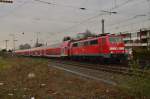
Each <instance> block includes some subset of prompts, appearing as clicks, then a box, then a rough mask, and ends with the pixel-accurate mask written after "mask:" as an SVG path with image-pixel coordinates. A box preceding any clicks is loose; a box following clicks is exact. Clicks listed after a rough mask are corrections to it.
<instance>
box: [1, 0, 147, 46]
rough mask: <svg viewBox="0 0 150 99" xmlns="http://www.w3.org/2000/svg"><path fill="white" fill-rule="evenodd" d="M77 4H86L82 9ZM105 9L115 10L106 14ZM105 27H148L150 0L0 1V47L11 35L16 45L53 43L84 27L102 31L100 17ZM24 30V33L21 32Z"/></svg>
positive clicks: (111, 29)
mask: <svg viewBox="0 0 150 99" xmlns="http://www.w3.org/2000/svg"><path fill="white" fill-rule="evenodd" d="M80 8H86V9H85V10H82V9H80ZM102 10H104V11H112V12H114V11H115V12H117V14H111V15H110V14H108V13H106V12H103V11H102ZM102 18H104V19H105V26H106V28H105V31H106V32H110V33H118V32H123V31H129V32H130V31H133V32H134V31H137V30H139V29H140V28H149V27H150V0H15V1H14V3H13V4H4V3H0V48H5V43H4V40H6V39H8V40H10V41H9V44H8V46H9V48H11V47H12V36H11V34H14V35H15V38H16V39H17V40H18V41H17V42H16V43H17V45H16V46H18V45H20V44H24V43H30V44H34V43H35V38H36V33H37V32H40V33H39V38H40V42H42V43H46V42H48V44H54V43H58V42H61V40H62V38H63V37H64V36H75V35H76V34H77V33H79V32H84V31H85V30H86V29H89V30H90V31H92V32H94V33H101V19H102ZM23 32H24V35H23V34H22V33H23Z"/></svg>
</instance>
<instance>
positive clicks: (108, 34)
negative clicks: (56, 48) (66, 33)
mask: <svg viewBox="0 0 150 99" xmlns="http://www.w3.org/2000/svg"><path fill="white" fill-rule="evenodd" d="M105 36H118V35H116V34H110V33H105V34H99V35H96V36H91V37H87V38H83V39H78V40H72V41H71V42H73V43H74V42H80V41H86V40H92V39H97V38H99V37H105Z"/></svg>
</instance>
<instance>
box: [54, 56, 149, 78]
mask: <svg viewBox="0 0 150 99" xmlns="http://www.w3.org/2000/svg"><path fill="white" fill-rule="evenodd" d="M51 62H53V63H55V64H56V65H67V66H76V67H83V68H88V69H94V70H99V71H105V72H111V73H118V74H123V75H130V76H132V75H134V76H142V75H143V74H145V73H147V72H146V71H143V70H140V69H136V70H135V69H130V68H129V67H123V66H122V65H114V64H113V65H111V64H105V65H104V64H97V63H85V62H79V61H72V60H62V59H60V60H55V59H52V61H51Z"/></svg>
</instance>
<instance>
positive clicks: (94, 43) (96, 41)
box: [90, 40, 98, 45]
mask: <svg viewBox="0 0 150 99" xmlns="http://www.w3.org/2000/svg"><path fill="white" fill-rule="evenodd" d="M96 44H98V40H92V41H90V45H96Z"/></svg>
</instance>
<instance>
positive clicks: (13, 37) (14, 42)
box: [10, 34, 18, 51]
mask: <svg viewBox="0 0 150 99" xmlns="http://www.w3.org/2000/svg"><path fill="white" fill-rule="evenodd" d="M10 36H12V41H13V50H14V51H15V49H16V42H17V41H18V40H16V38H15V34H10Z"/></svg>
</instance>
